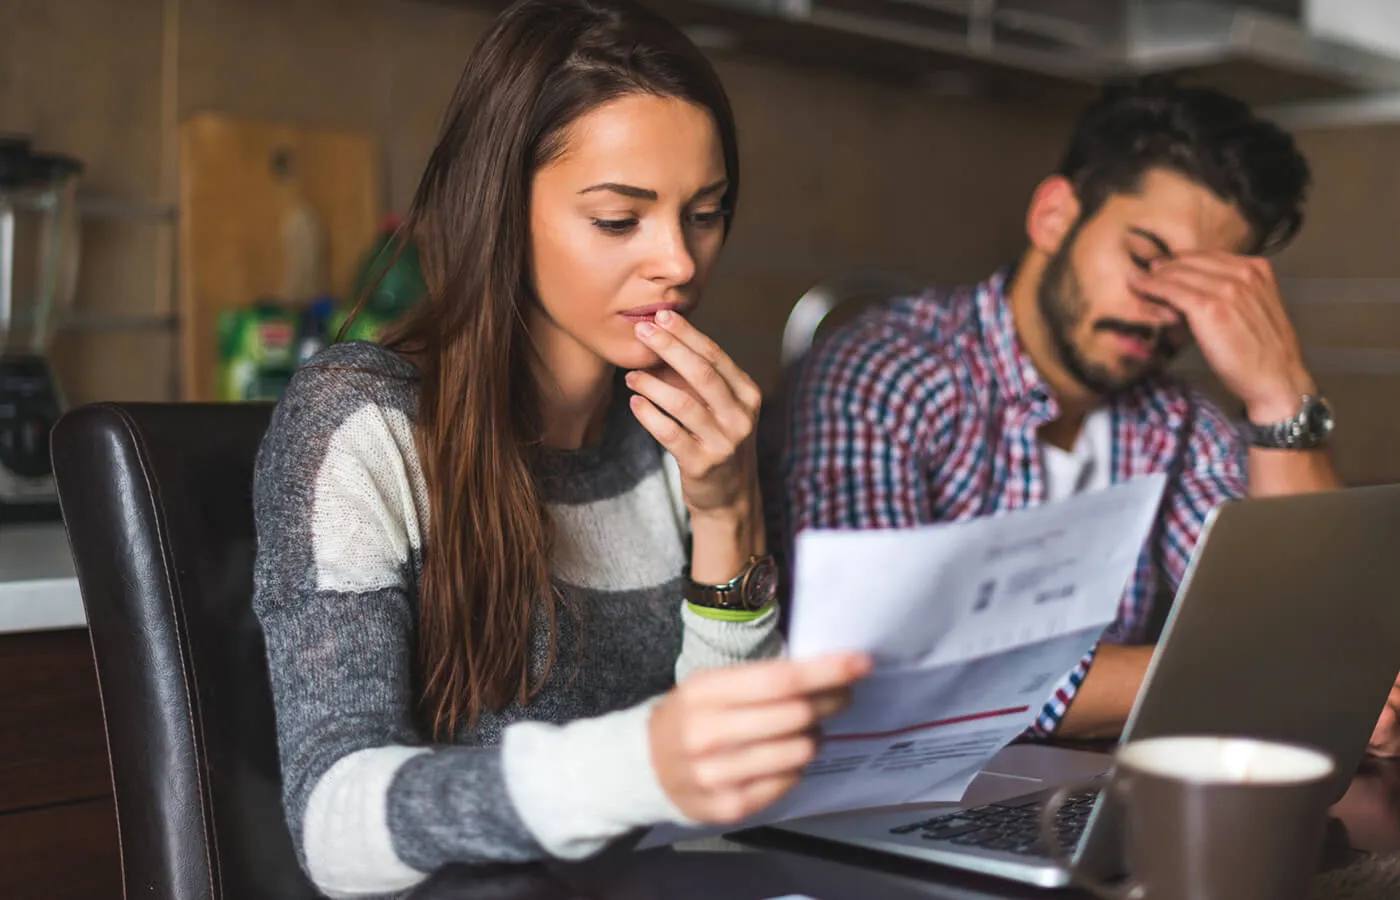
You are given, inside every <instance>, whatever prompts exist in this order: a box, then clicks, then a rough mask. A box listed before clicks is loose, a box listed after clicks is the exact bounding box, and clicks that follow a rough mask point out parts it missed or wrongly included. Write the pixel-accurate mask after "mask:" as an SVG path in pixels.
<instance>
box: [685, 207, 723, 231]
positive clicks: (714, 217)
mask: <svg viewBox="0 0 1400 900" xmlns="http://www.w3.org/2000/svg"><path fill="white" fill-rule="evenodd" d="M725 218H726V213H725V211H724V210H722V209H711V210H705V211H704V212H693V213H691V214H690V224H692V225H695V226H697V227H699V228H713V227H714V226H716V225H719V224H721V223H723V222H724V220H725Z"/></svg>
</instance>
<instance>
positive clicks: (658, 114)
mask: <svg viewBox="0 0 1400 900" xmlns="http://www.w3.org/2000/svg"><path fill="white" fill-rule="evenodd" d="M725 187H726V181H725V167H724V153H723V150H722V148H721V145H720V138H719V130H718V128H716V126H715V122H714V118H713V117H712V116H711V115H710V113H709V111H708V110H706V109H705V108H703V107H700V106H696V105H694V104H692V103H689V102H687V101H684V100H677V99H675V98H669V97H657V96H653V95H650V94H630V95H628V96H625V97H621V98H619V99H617V100H613V101H610V102H608V103H606V104H603V105H602V106H599V107H596V108H595V109H593V110H592V111H590V112H588V113H586V114H585V115H583V116H581V117H580V118H579V119H577V120H576V121H575V122H574V123H573V124H572V125H571V126H570V128H569V129H568V131H567V133H566V134H565V141H564V152H563V153H562V154H561V155H560V157H559V158H558V159H556V160H554V161H553V162H551V163H549V164H548V165H546V166H544V167H543V168H541V169H540V170H539V171H538V172H536V173H535V176H534V181H533V184H532V188H531V195H530V248H531V262H532V264H533V269H532V275H533V278H534V288H535V293H536V296H537V297H538V298H539V301H540V308H539V309H537V310H535V311H533V313H532V315H531V316H530V318H529V322H530V329H531V334H532V336H533V337H534V340H535V343H536V345H537V346H538V347H539V348H540V350H541V351H542V353H543V354H544V356H545V359H546V360H549V361H551V364H552V366H553V367H555V368H557V367H558V366H560V365H567V366H573V365H590V364H591V365H597V364H598V362H599V361H602V362H605V363H608V364H611V365H614V366H619V367H622V368H628V369H640V368H649V367H651V366H653V365H655V364H656V363H657V362H658V359H657V357H656V355H655V354H654V353H652V351H651V350H649V349H648V348H647V347H646V345H644V344H642V343H641V341H639V340H638V339H637V337H636V334H635V332H634V328H635V326H636V324H637V323H638V322H641V321H645V320H648V319H650V318H651V317H652V316H654V315H655V314H656V313H657V312H658V311H659V310H662V309H673V310H676V311H678V312H680V313H682V314H688V313H689V312H690V311H691V310H693V309H694V308H695V305H696V303H697V302H699V299H700V293H701V291H702V290H703V288H704V286H705V282H706V280H707V279H708V278H709V275H710V271H711V269H712V268H713V266H714V262H715V258H716V257H717V256H718V255H719V249H720V245H721V243H722V242H723V239H724V229H725V221H724V215H723V207H722V198H723V196H724V190H725ZM562 374H563V373H558V372H556V375H562Z"/></svg>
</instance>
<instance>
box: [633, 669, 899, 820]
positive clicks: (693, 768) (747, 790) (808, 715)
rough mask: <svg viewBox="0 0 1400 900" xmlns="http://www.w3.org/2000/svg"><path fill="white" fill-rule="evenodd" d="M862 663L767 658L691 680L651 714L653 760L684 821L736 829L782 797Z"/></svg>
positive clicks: (845, 700) (808, 759) (846, 696)
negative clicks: (735, 824) (732, 825)
mask: <svg viewBox="0 0 1400 900" xmlns="http://www.w3.org/2000/svg"><path fill="white" fill-rule="evenodd" d="M870 667H871V661H870V658H869V657H868V656H866V655H865V654H858V653H848V654H834V655H831V656H825V657H821V658H818V659H812V660H803V661H800V662H799V661H794V660H790V659H775V660H769V661H765V662H754V663H745V664H743V665H738V666H729V667H725V668H718V669H707V670H705V671H702V672H697V673H695V674H694V675H692V676H691V677H690V678H688V679H686V681H684V682H683V683H681V684H680V685H678V686H676V687H675V688H672V689H671V691H670V692H669V693H668V694H666V696H665V697H663V698H662V700H661V702H660V703H658V704H657V706H656V708H655V709H654V710H653V711H652V714H651V721H650V725H649V729H650V736H651V760H652V766H653V767H654V768H655V769H656V774H657V778H658V780H660V782H661V787H662V789H663V790H665V791H666V794H667V796H669V797H670V798H671V802H672V803H674V804H675V805H676V807H677V808H679V809H680V811H681V812H682V813H684V814H685V815H686V816H687V817H689V818H690V819H691V820H693V821H696V822H701V823H706V824H728V823H731V822H737V821H739V820H740V819H743V818H745V817H747V816H750V815H753V814H754V813H756V812H758V811H760V810H762V809H764V808H765V807H767V806H769V805H770V804H772V803H773V802H774V801H775V800H777V799H778V798H779V797H781V796H782V795H783V794H785V793H787V792H788V791H789V790H790V789H791V788H792V787H793V786H794V785H795V784H797V782H798V780H799V779H800V778H801V777H802V769H803V767H804V766H806V765H807V763H809V762H811V761H812V759H813V758H814V757H815V756H816V752H817V737H816V734H815V731H816V725H817V723H818V722H820V721H821V720H822V719H824V718H827V717H828V716H831V715H832V714H834V713H836V712H839V711H840V710H842V709H844V708H845V706H846V704H847V703H848V702H849V699H850V686H851V684H852V683H853V682H855V681H856V680H857V679H859V678H861V677H862V676H864V675H866V674H867V673H868V672H869V671H870Z"/></svg>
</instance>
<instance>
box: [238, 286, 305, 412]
mask: <svg viewBox="0 0 1400 900" xmlns="http://www.w3.org/2000/svg"><path fill="white" fill-rule="evenodd" d="M296 338H297V315H296V313H295V312H294V311H292V310H288V309H285V308H283V307H281V306H279V305H277V304H275V303H258V304H256V305H254V306H253V307H251V308H249V309H235V310H227V311H225V312H224V313H223V314H222V315H221V316H219V399H220V400H226V401H231V402H243V401H248V400H277V399H280V398H281V396H282V393H283V391H285V390H286V389H287V384H288V383H289V382H290V381H291V379H292V372H293V371H295V369H296V352H297V343H296Z"/></svg>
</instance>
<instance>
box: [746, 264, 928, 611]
mask: <svg viewBox="0 0 1400 900" xmlns="http://www.w3.org/2000/svg"><path fill="white" fill-rule="evenodd" d="M917 287H918V285H917V283H916V282H914V281H913V280H911V279H909V278H907V277H905V276H903V275H899V274H896V273H894V272H886V271H880V270H876V269H857V270H853V271H851V272H846V273H844V274H841V275H837V276H835V277H832V278H828V279H826V280H823V281H819V282H817V283H816V284H815V285H813V286H812V287H811V288H809V289H808V291H807V292H806V293H805V294H803V295H802V296H801V297H799V298H798V299H797V302H796V303H794V304H793V306H792V309H791V310H790V311H789V312H788V317H787V321H786V323H785V324H784V326H783V343H782V371H781V372H780V374H779V377H778V384H777V385H776V387H775V388H774V389H773V390H772V391H771V392H770V393H769V395H768V396H767V397H766V398H765V400H764V404H763V411H762V413H761V414H760V416H759V422H758V434H757V450H758V472H759V484H760V485H761V487H762V490H763V510H764V517H765V519H766V520H767V521H766V523H765V527H766V528H767V532H768V549H769V552H771V553H772V554H773V555H774V556H775V557H776V558H777V560H778V564H779V565H780V566H781V567H782V568H783V569H784V571H788V562H789V556H790V553H791V548H790V547H789V546H788V541H787V532H788V528H787V525H786V522H785V516H784V508H785V507H786V501H785V498H784V496H783V495H784V492H785V486H784V483H783V466H782V459H783V454H784V452H785V450H786V442H787V401H788V397H787V394H788V391H789V390H790V389H791V388H792V375H793V370H794V369H795V368H796V366H797V365H798V364H799V363H800V362H802V360H803V358H804V357H806V355H807V353H808V351H809V350H811V349H812V345H813V344H814V343H815V342H816V340H817V337H818V334H819V332H820V331H821V329H822V328H823V326H825V327H826V328H828V329H830V328H831V327H834V326H839V325H841V324H844V323H845V322H846V321H849V320H850V319H851V318H853V317H854V316H855V315H857V314H859V312H860V311H861V310H862V309H864V308H865V307H867V306H869V305H870V304H872V303H877V302H880V301H882V300H890V299H893V298H895V297H899V296H905V295H908V294H911V293H913V292H914V291H915V290H916V289H917ZM790 582H791V578H784V579H783V588H782V597H783V599H784V600H786V599H787V596H788V590H789V589H790V587H791V584H790ZM789 619H790V617H784V618H783V620H782V621H783V623H784V625H783V627H784V628H786V626H787V622H788V621H789Z"/></svg>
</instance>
